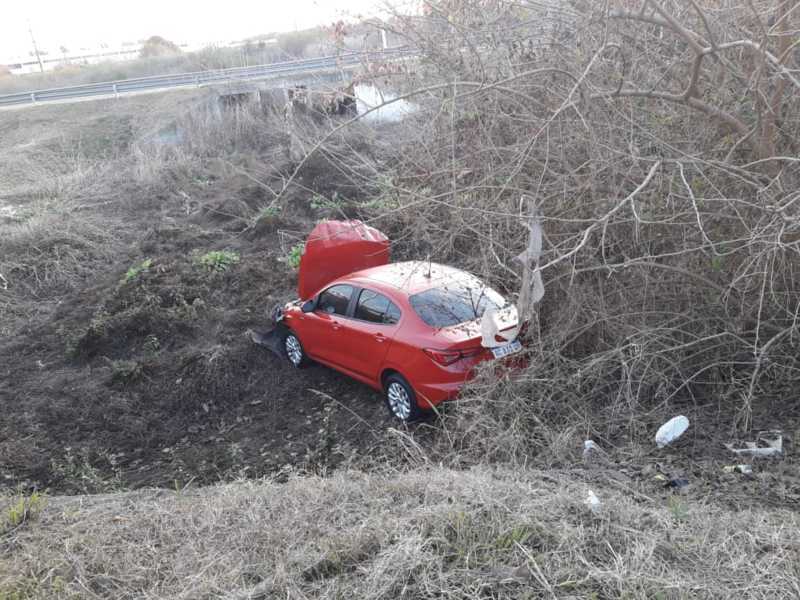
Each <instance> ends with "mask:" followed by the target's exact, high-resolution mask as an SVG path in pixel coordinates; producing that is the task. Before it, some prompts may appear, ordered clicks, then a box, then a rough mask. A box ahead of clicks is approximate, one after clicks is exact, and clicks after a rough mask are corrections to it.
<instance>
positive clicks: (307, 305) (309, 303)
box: [300, 299, 317, 313]
mask: <svg viewBox="0 0 800 600" xmlns="http://www.w3.org/2000/svg"><path fill="white" fill-rule="evenodd" d="M316 307H317V303H316V302H315V301H314V300H313V299H311V300H306V301H305V302H303V306H301V307H300V310H302V311H303V312H304V313H310V312H314V309H315V308H316Z"/></svg>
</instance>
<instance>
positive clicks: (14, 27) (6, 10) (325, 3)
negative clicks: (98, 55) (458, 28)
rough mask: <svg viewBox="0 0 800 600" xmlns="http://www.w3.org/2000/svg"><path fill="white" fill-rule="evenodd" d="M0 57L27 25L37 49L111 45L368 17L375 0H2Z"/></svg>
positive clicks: (25, 45)
mask: <svg viewBox="0 0 800 600" xmlns="http://www.w3.org/2000/svg"><path fill="white" fill-rule="evenodd" d="M2 4H3V7H2V9H0V63H2V62H4V60H6V61H7V60H9V59H11V58H14V57H20V56H26V55H27V54H28V52H29V51H30V50H31V48H32V45H31V36H30V33H29V31H28V26H29V23H30V26H31V27H32V28H33V33H34V35H35V38H36V42H37V43H38V45H39V46H40V48H43V49H49V50H51V51H57V50H58V49H59V48H60V47H61V46H64V47H66V48H67V49H69V50H73V49H78V48H82V47H88V48H95V47H97V46H99V44H100V43H105V44H108V45H109V46H110V47H112V48H116V47H119V46H120V45H121V43H122V42H135V41H137V40H140V39H143V38H147V37H150V36H151V35H160V36H162V37H165V38H167V39H170V40H173V41H175V42H177V43H190V44H197V43H210V42H221V41H230V40H236V39H242V38H245V37H249V36H253V35H258V34H263V33H270V32H275V31H291V30H293V29H303V28H307V27H313V26H314V25H320V24H328V23H331V22H333V21H334V20H336V19H339V18H344V17H347V16H348V15H349V16H354V15H359V14H361V15H365V16H373V15H375V14H377V13H378V12H379V11H378V10H377V6H379V5H380V4H381V2H380V0H338V1H337V0H282V1H281V0H256V1H253V0H249V1H248V0H217V1H216V2H209V1H208V0H195V1H194V2H190V1H186V0H177V1H175V0H125V1H122V0H3V2H2Z"/></svg>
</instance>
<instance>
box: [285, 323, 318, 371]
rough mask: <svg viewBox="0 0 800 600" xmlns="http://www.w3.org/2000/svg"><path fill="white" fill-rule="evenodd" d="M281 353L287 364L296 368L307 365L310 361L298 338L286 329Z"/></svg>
mask: <svg viewBox="0 0 800 600" xmlns="http://www.w3.org/2000/svg"><path fill="white" fill-rule="evenodd" d="M283 353H284V355H285V356H286V360H288V361H289V364H290V365H292V366H293V367H295V368H296V369H302V368H303V367H307V366H308V364H309V363H310V362H311V359H310V358H308V355H306V351H305V350H304V349H303V344H302V343H301V342H300V338H299V337H297V336H296V335H295V334H294V333H292V332H291V331H287V332H286V335H285V336H284V337H283Z"/></svg>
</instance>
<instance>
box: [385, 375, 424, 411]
mask: <svg viewBox="0 0 800 600" xmlns="http://www.w3.org/2000/svg"><path fill="white" fill-rule="evenodd" d="M383 389H384V399H385V400H386V407H387V408H388V409H389V413H390V414H391V415H392V416H393V417H394V418H395V419H400V420H401V421H405V422H406V423H411V422H413V421H417V420H419V419H420V418H422V416H423V415H424V414H425V411H423V410H422V409H421V408H420V407H419V405H418V404H417V394H416V393H415V392H414V388H412V387H411V385H410V384H409V383H408V381H406V378H405V377H403V376H402V375H400V374H399V373H392V374H391V375H389V376H388V377H387V378H386V380H385V381H384V382H383Z"/></svg>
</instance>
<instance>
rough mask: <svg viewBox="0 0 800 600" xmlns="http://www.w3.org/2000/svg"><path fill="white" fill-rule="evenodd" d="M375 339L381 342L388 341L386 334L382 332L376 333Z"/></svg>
mask: <svg viewBox="0 0 800 600" xmlns="http://www.w3.org/2000/svg"><path fill="white" fill-rule="evenodd" d="M375 339H376V340H377V341H379V342H385V341H386V336H385V335H383V334H382V333H376V334H375Z"/></svg>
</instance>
